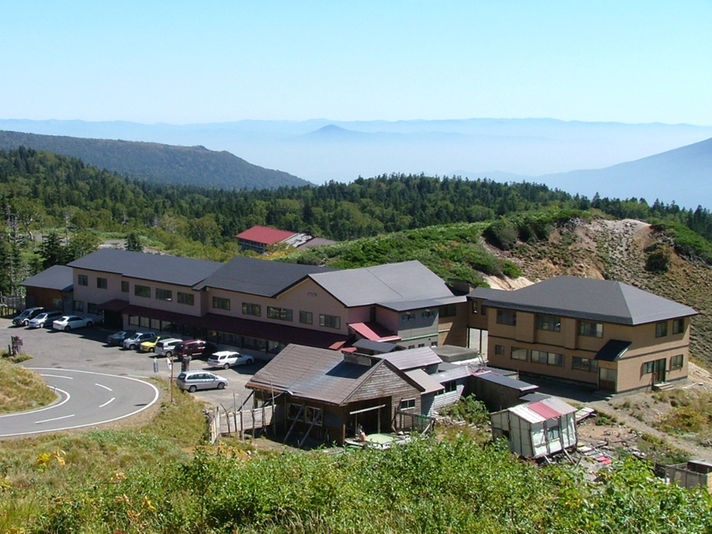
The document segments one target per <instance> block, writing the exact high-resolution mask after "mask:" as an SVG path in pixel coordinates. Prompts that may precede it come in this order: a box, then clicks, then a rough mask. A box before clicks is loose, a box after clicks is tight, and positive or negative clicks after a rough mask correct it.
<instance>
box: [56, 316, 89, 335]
mask: <svg viewBox="0 0 712 534" xmlns="http://www.w3.org/2000/svg"><path fill="white" fill-rule="evenodd" d="M93 325H94V319H92V318H91V317H84V316H83V315H62V316H61V317H60V318H59V319H56V320H55V321H53V322H52V328H53V329H54V330H62V331H64V332H69V331H70V330H73V329H75V328H84V327H85V326H93Z"/></svg>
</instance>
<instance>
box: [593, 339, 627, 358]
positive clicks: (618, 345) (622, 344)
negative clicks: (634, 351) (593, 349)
mask: <svg viewBox="0 0 712 534" xmlns="http://www.w3.org/2000/svg"><path fill="white" fill-rule="evenodd" d="M631 345H632V343H631V342H630V341H619V340H617V339H611V340H609V341H607V342H606V344H605V345H603V347H601V350H599V351H598V352H597V353H596V358H595V359H596V360H603V361H606V362H615V361H617V360H618V359H619V358H620V357H621V356H623V354H625V351H627V350H628V349H629V348H630V346H631Z"/></svg>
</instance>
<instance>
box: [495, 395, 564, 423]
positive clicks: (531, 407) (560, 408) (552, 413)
mask: <svg viewBox="0 0 712 534" xmlns="http://www.w3.org/2000/svg"><path fill="white" fill-rule="evenodd" d="M507 410H509V411H510V412H512V413H513V414H515V415H517V416H518V417H520V418H521V419H524V420H525V421H527V422H529V423H543V422H544V421H547V420H549V419H555V418H558V417H561V416H562V415H566V414H569V413H574V412H575V411H576V408H574V407H573V406H570V405H569V404H567V403H565V402H564V401H562V400H561V399H559V398H558V397H547V398H545V399H541V400H539V401H535V402H528V403H526V404H518V405H517V406H512V407H510V408H507Z"/></svg>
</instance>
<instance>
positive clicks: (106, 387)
mask: <svg viewBox="0 0 712 534" xmlns="http://www.w3.org/2000/svg"><path fill="white" fill-rule="evenodd" d="M94 385H95V386H99V387H100V388H104V389H105V390H107V391H114V390H113V389H111V388H110V387H109V386H105V385H104V384H99V383H95V384H94Z"/></svg>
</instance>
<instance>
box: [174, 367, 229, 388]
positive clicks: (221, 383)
mask: <svg viewBox="0 0 712 534" xmlns="http://www.w3.org/2000/svg"><path fill="white" fill-rule="evenodd" d="M176 385H177V386H178V387H179V388H180V389H183V390H187V391H190V392H191V393H193V392H194V391H197V390H199V389H224V388H225V387H226V386H227V385H228V381H227V378H223V377H221V376H218V375H216V374H213V373H209V372H208V371H184V372H182V373H180V374H179V375H178V377H177V378H176Z"/></svg>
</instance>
